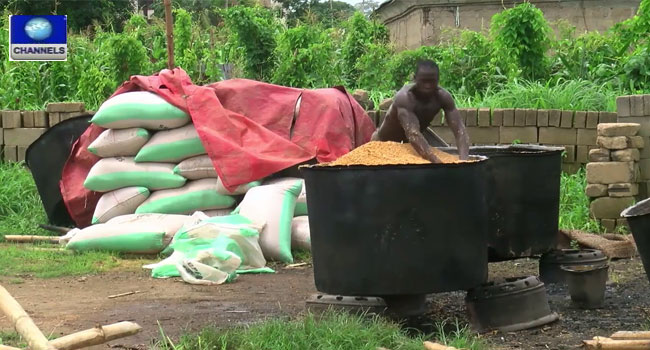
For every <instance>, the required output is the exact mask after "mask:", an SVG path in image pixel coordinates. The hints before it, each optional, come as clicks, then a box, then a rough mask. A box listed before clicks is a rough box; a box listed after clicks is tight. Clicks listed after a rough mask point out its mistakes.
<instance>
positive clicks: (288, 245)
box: [67, 91, 310, 283]
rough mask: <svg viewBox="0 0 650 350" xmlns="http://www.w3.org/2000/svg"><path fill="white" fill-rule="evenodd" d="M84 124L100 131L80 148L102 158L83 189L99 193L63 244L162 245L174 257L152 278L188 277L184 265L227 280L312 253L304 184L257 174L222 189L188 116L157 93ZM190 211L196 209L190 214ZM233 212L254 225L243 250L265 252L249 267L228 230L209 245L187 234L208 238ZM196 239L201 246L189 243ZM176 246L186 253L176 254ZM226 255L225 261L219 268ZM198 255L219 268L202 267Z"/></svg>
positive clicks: (134, 96)
mask: <svg viewBox="0 0 650 350" xmlns="http://www.w3.org/2000/svg"><path fill="white" fill-rule="evenodd" d="M91 123H94V124H96V125H98V126H100V127H103V128H106V129H107V130H106V131H104V132H103V133H102V134H101V135H100V136H99V137H98V138H97V139H96V140H95V141H94V142H92V144H90V146H89V147H88V151H89V152H91V153H93V154H95V155H97V156H99V157H101V158H102V159H101V160H100V161H99V162H97V163H96V164H95V165H94V166H93V167H92V169H91V170H90V172H89V173H88V176H87V178H86V180H85V182H84V186H85V187H86V188H87V189H89V190H92V191H97V192H102V193H103V195H102V197H101V198H100V200H99V202H98V203H97V206H96V208H95V212H94V215H93V221H92V222H93V226H91V227H88V228H85V229H83V230H76V231H75V232H74V236H73V237H72V238H70V240H69V242H68V243H67V244H68V245H67V247H68V248H70V249H75V250H92V249H95V250H117V251H124V252H131V253H153V254H157V253H160V252H161V251H163V250H164V252H165V253H171V254H172V256H170V258H168V260H167V262H173V263H165V264H162V265H157V266H158V267H159V268H157V269H154V270H155V271H154V273H153V275H154V277H169V276H171V275H174V276H175V275H176V274H180V275H181V276H182V275H183V274H188V273H189V274H190V275H191V273H190V271H193V272H192V273H194V274H197V273H199V272H197V271H198V270H201V269H203V270H205V271H208V270H209V271H211V272H210V274H213V276H219V277H218V278H217V280H218V281H219V283H223V282H224V281H226V280H229V279H231V277H232V274H233V273H234V272H233V271H235V270H237V269H239V268H240V265H241V266H249V268H250V267H253V268H260V267H262V266H264V264H265V261H264V262H263V264H262V265H261V266H260V261H262V260H264V259H266V260H274V261H281V262H287V263H291V262H293V256H292V249H294V250H295V249H306V250H309V249H310V241H309V223H308V220H307V216H306V215H307V194H306V191H305V188H304V187H305V186H304V180H302V179H300V178H280V179H273V180H268V181H264V179H260V180H259V181H254V182H251V183H249V184H245V185H242V186H239V187H238V188H236V189H235V190H234V191H232V192H230V191H228V190H226V188H225V187H224V185H223V183H222V182H221V180H220V179H219V177H218V175H217V172H216V171H215V168H214V165H213V163H212V160H211V159H210V157H209V156H208V155H207V153H206V151H205V148H204V147H203V144H202V143H201V140H200V138H199V136H198V133H197V132H196V129H195V127H194V125H193V124H192V121H191V118H190V116H189V115H188V114H187V113H185V112H183V111H182V110H180V109H178V108H177V107H175V106H173V105H171V104H170V103H168V102H167V101H165V100H164V99H162V98H161V97H159V96H157V95H156V94H153V93H150V92H140V91H138V92H127V93H123V94H120V95H117V96H115V97H112V98H110V99H109V100H107V101H106V102H105V103H104V104H102V106H101V107H100V108H99V109H98V111H97V113H96V114H95V115H94V117H93V118H92V120H91ZM197 212H200V213H201V214H202V215H198V216H197V215H192V214H195V213H197ZM219 217H224V219H223V220H224V221H219V225H216V224H215V223H214V222H212V223H211V222H210V221H209V220H213V219H215V218H219ZM197 218H199V219H197ZM200 218H202V219H200ZM237 218H245V219H246V220H248V222H249V223H248V224H247V225H249V226H250V223H255V225H258V226H255V227H254V228H253V230H254V231H256V232H259V234H258V235H256V234H250V232H249V234H244V235H245V236H246V237H247V241H251V240H252V241H255V243H254V244H253V243H249V244H248V246H253V247H254V246H255V244H259V247H260V248H259V249H261V252H260V254H263V258H264V259H262V260H260V259H259V258H255V259H254V260H255V261H256V263H255V264H252V265H250V264H248V263H247V261H248V260H250V256H249V255H251V254H253V255H255V251H256V249H248V253H241V252H238V251H236V249H235V250H233V249H234V248H233V249H231V248H232V247H237V246H239V244H234V243H233V242H232V241H230V240H233V239H234V240H237V239H235V237H233V236H232V235H230V236H229V235H226V236H224V237H216V236H215V237H210V238H209V239H208V241H209V242H206V241H205V240H206V238H205V237H201V238H200V239H199V240H198V241H196V240H195V239H194V238H192V239H191V240H190V241H188V240H187V239H188V238H187V235H188V232H190V233H191V232H194V231H193V230H194V229H196V230H199V231H200V232H204V231H205V230H207V229H208V228H209V229H211V230H212V233H209V234H207V235H208V236H210V235H213V236H214V232H226V231H228V230H224V229H223V227H224V225H225V226H228V225H229V224H230V222H232V221H233V220H234V221H235V222H236V221H237V220H238V219H237ZM215 225H216V226H215ZM247 229H248V230H249V231H250V230H251V228H250V227H248V228H247ZM244 231H245V230H243V231H242V229H241V227H240V228H239V229H238V230H237V232H244ZM202 234H203V235H204V236H205V235H206V234H205V233H202ZM176 237H185V238H183V239H184V240H180V241H178V240H176ZM188 242H192V243H191V244H189V245H188ZM196 242H199V243H200V244H199V246H200V248H201V249H198V248H196V247H193V244H194V243H196ZM170 243H171V244H170ZM239 243H241V240H240V242H239ZM190 246H192V247H193V248H188V247H190ZM179 247H181V250H183V251H184V252H181V253H176V255H174V252H176V251H177V249H179ZM205 249H207V250H208V251H210V252H212V253H215V252H217V251H220V252H222V253H220V254H221V255H219V254H217V256H220V257H221V258H219V259H221V260H219V259H216V260H215V258H214V256H215V255H214V254H212V255H210V254H211V253H210V254H208V253H205V252H202V253H201V254H199V251H203V250H205ZM215 249H216V250H215ZM237 249H239V248H237ZM189 251H191V252H189ZM223 252H228V253H223ZM215 254H216V253H215ZM197 257H200V259H199V258H197ZM222 258H223V259H222ZM231 258H232V259H231ZM187 259H199V260H192V261H186V260H187ZM224 259H225V260H228V261H229V262H228V264H226V265H227V267H226V265H224V264H225V260H224ZM217 260H218V261H217ZM238 260H241V262H239V263H238V262H237V261H238ZM206 261H207V262H211V263H207V264H208V265H210V264H212V265H211V266H212V268H215V269H217V270H219V271H221V272H215V271H213V270H211V269H210V268H209V267H205V266H204V265H205V264H206ZM215 264H216V265H215ZM217 265H218V266H221V267H222V268H221V269H220V268H219V267H218V266H217ZM163 266H164V267H163ZM161 269H162V271H164V272H161ZM197 269H198V270H197ZM206 269H207V270H206ZM169 271H172V272H171V275H170V272H169ZM183 271H185V272H183Z"/></svg>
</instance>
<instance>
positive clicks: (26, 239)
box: [5, 235, 59, 244]
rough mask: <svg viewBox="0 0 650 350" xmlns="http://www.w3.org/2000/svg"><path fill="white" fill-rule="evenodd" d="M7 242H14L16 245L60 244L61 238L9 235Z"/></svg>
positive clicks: (6, 237) (6, 238)
mask: <svg viewBox="0 0 650 350" xmlns="http://www.w3.org/2000/svg"><path fill="white" fill-rule="evenodd" d="M5 241H7V242H14V243H34V242H45V243H52V244H59V237H48V236H34V235H8V236H5Z"/></svg>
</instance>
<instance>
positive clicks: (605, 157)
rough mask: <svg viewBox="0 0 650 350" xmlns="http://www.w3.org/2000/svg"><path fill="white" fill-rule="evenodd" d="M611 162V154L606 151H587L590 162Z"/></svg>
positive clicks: (597, 149)
mask: <svg viewBox="0 0 650 350" xmlns="http://www.w3.org/2000/svg"><path fill="white" fill-rule="evenodd" d="M611 160H612V159H611V154H610V152H609V150H608V149H605V148H594V149H591V150H589V161H590V162H609V161H611Z"/></svg>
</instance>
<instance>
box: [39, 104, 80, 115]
mask: <svg viewBox="0 0 650 350" xmlns="http://www.w3.org/2000/svg"><path fill="white" fill-rule="evenodd" d="M46 110H47V111H48V112H60V113H61V112H62V113H66V112H83V111H84V104H83V102H61V103H48V104H47V108H46Z"/></svg>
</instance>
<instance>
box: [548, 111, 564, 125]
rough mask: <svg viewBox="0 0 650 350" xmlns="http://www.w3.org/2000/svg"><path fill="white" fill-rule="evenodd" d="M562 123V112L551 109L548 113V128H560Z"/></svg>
mask: <svg viewBox="0 0 650 350" xmlns="http://www.w3.org/2000/svg"><path fill="white" fill-rule="evenodd" d="M561 121H562V111H560V110H559V109H551V110H550V111H548V126H554V127H556V128H559V127H560V122H561Z"/></svg>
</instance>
